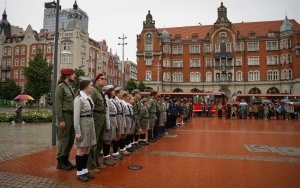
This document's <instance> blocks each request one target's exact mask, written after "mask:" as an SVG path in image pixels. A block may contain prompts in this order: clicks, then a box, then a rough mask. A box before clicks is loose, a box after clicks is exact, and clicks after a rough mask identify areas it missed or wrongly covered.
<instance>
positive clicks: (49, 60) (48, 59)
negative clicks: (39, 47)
mask: <svg viewBox="0 0 300 188" xmlns="http://www.w3.org/2000/svg"><path fill="white" fill-rule="evenodd" d="M46 62H47V64H48V65H49V64H50V62H51V58H50V57H47V59H46Z"/></svg>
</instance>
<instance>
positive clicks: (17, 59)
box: [0, 1, 130, 91]
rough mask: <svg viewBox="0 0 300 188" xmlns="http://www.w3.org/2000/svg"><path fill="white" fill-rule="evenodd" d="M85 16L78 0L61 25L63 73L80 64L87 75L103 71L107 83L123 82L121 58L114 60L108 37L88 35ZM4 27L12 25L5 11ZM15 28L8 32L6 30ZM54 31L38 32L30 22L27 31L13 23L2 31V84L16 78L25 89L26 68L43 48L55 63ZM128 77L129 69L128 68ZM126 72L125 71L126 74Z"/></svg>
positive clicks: (0, 57) (0, 39)
mask: <svg viewBox="0 0 300 188" xmlns="http://www.w3.org/2000/svg"><path fill="white" fill-rule="evenodd" d="M81 19H82V17H81V14H80V9H79V8H78V5H77V3H76V1H75V3H74V5H73V9H72V10H70V11H69V14H68V24H67V25H64V26H63V27H61V28H60V29H59V39H58V65H57V71H58V75H60V70H61V69H62V68H73V69H76V68H81V69H82V70H83V71H84V72H85V74H86V75H88V76H90V77H91V78H94V77H95V75H96V74H98V73H100V72H102V73H104V75H106V76H107V78H108V82H107V83H108V84H113V85H115V86H120V85H121V63H122V62H121V61H120V60H119V58H118V61H116V62H115V59H116V58H115V57H116V56H117V55H116V54H115V55H113V54H112V52H111V51H112V50H111V49H110V50H108V46H107V43H106V41H105V40H102V41H100V42H99V41H96V40H94V39H92V38H90V37H89V34H88V32H87V30H86V29H83V28H81V27H80V23H81V22H80V21H81ZM0 22H1V23H2V24H1V28H2V26H3V28H5V27H8V26H9V27H10V23H9V22H8V20H7V15H6V11H4V13H3V15H2V20H1V21H0ZM8 30H10V31H12V33H11V34H10V33H9V34H7V35H6V33H5V32H4V31H8ZM54 37H55V33H54V32H46V31H45V30H42V31H41V32H40V33H38V32H36V31H35V30H33V29H32V27H31V26H30V25H29V26H28V27H27V28H26V30H25V31H23V30H22V29H21V28H18V27H14V26H12V27H11V29H7V30H5V29H3V31H2V30H1V32H0V49H1V51H0V63H1V64H0V78H1V80H0V84H1V83H6V82H8V81H9V80H14V81H15V82H16V83H17V84H18V85H19V86H20V87H21V88H22V91H24V89H25V88H24V87H25V85H26V78H25V77H24V74H23V68H24V67H26V66H28V61H29V60H30V59H32V58H33V57H34V56H36V55H37V53H38V50H41V51H42V52H43V54H44V56H45V58H46V60H47V62H48V63H51V64H53V63H54ZM126 72H127V73H128V75H126V78H128V79H129V77H130V72H128V71H126ZM127 73H126V74H127Z"/></svg>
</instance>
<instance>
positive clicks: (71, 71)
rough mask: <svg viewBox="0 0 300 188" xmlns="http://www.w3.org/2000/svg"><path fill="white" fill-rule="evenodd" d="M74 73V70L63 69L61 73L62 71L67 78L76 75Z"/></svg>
mask: <svg viewBox="0 0 300 188" xmlns="http://www.w3.org/2000/svg"><path fill="white" fill-rule="evenodd" d="M74 72H75V71H74V70H73V69H61V71H60V73H61V74H63V75H67V76H69V75H72V74H74Z"/></svg>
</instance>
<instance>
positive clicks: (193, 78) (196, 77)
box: [190, 72, 200, 82]
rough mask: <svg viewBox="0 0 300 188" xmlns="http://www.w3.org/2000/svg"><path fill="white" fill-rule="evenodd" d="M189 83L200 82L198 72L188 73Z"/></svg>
mask: <svg viewBox="0 0 300 188" xmlns="http://www.w3.org/2000/svg"><path fill="white" fill-rule="evenodd" d="M190 82H200V73H199V72H191V73H190Z"/></svg>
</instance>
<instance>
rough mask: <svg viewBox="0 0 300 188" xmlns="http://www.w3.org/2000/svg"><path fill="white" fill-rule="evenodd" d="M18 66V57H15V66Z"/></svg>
mask: <svg viewBox="0 0 300 188" xmlns="http://www.w3.org/2000/svg"><path fill="white" fill-rule="evenodd" d="M18 66H19V59H15V67H18Z"/></svg>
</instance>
